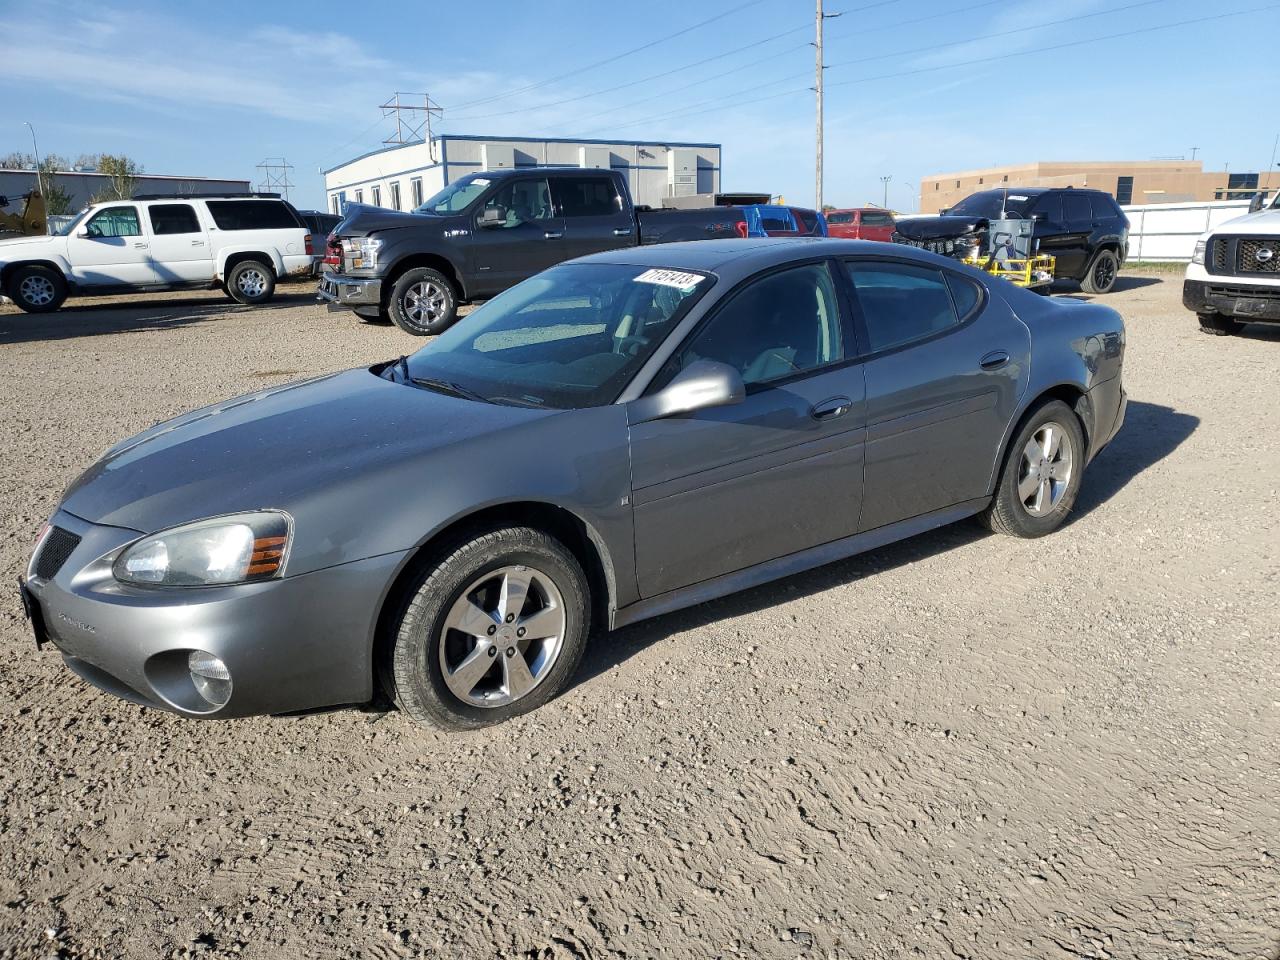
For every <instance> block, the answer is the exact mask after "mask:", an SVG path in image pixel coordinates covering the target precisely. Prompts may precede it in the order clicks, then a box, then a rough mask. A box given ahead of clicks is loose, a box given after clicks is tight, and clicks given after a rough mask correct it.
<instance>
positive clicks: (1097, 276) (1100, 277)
mask: <svg viewBox="0 0 1280 960" xmlns="http://www.w3.org/2000/svg"><path fill="white" fill-rule="evenodd" d="M1115 278H1116V262H1115V261H1114V260H1112V259H1111V258H1110V257H1105V256H1104V257H1099V258H1098V262H1097V263H1096V264H1095V265H1094V267H1093V285H1094V286H1095V287H1096V288H1098V289H1099V290H1105V289H1107V287H1109V286H1111V283H1112V281H1114V280H1115Z"/></svg>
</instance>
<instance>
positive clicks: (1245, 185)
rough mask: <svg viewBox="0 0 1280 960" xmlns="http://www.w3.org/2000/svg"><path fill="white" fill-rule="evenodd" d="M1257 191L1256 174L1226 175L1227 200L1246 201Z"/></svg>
mask: <svg viewBox="0 0 1280 960" xmlns="http://www.w3.org/2000/svg"><path fill="white" fill-rule="evenodd" d="M1257 191H1258V175H1257V174H1256V173H1229V174H1227V195H1226V198H1225V199H1227V200H1248V199H1249V198H1250V197H1252V196H1253V195H1254V194H1255V193H1256V192H1257Z"/></svg>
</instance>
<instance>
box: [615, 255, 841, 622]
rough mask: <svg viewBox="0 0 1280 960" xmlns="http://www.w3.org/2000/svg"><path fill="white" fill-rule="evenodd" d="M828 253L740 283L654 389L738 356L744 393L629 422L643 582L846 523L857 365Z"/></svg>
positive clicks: (730, 567) (644, 587) (765, 553)
mask: <svg viewBox="0 0 1280 960" xmlns="http://www.w3.org/2000/svg"><path fill="white" fill-rule="evenodd" d="M853 349H854V347H853V337H852V331H851V328H850V327H849V325H848V322H847V313H846V311H845V310H844V309H842V308H841V298H840V296H839V292H838V285H837V283H836V281H835V277H834V276H833V270H832V267H831V265H830V264H828V263H827V262H825V261H823V262H819V263H812V264H804V265H799V266H791V267H787V268H786V269H784V270H781V271H777V272H774V273H770V274H767V275H765V276H763V277H760V278H757V279H754V280H752V281H749V282H748V283H747V284H745V285H744V286H743V287H742V288H741V289H739V290H738V291H737V292H736V293H734V294H733V295H732V296H731V297H729V298H728V299H727V300H726V301H725V302H724V303H722V304H721V305H720V306H719V307H718V308H717V309H716V310H715V312H714V313H713V314H712V315H711V316H710V317H709V318H708V319H707V321H706V322H705V323H703V324H701V325H700V327H699V328H698V329H697V330H695V331H694V332H693V333H692V334H691V335H690V336H689V337H688V339H687V340H686V341H685V343H684V344H683V345H682V346H681V348H680V349H679V350H678V351H677V352H676V353H675V354H674V355H673V357H672V358H671V360H670V361H669V362H668V363H667V364H666V365H665V366H664V368H663V370H662V372H661V373H660V374H659V375H658V377H656V378H655V381H654V383H653V384H652V385H651V386H650V390H651V391H652V390H655V389H660V388H661V386H663V385H665V383H666V382H668V381H669V380H670V378H671V377H672V376H674V375H675V374H676V373H677V372H678V371H679V370H681V369H683V368H684V367H685V366H687V365H688V364H689V363H692V362H694V361H696V360H699V359H709V360H717V361H720V362H722V363H728V364H730V365H731V366H733V367H734V368H736V369H737V370H738V371H739V372H740V373H741V374H742V377H743V380H744V381H745V382H746V385H747V397H746V400H745V401H744V402H742V403H739V404H734V405H732V406H727V407H719V408H715V409H711V410H702V411H699V412H697V413H693V414H690V415H688V416H683V417H671V418H669V419H665V420H658V421H654V422H650V423H640V424H636V425H634V426H632V428H631V456H632V484H633V493H632V503H633V504H634V510H635V551H636V568H637V577H638V580H639V587H640V592H641V595H642V596H645V597H652V596H656V595H658V594H662V593H665V592H667V591H669V590H675V589H677V588H679V587H683V586H687V585H689V584H693V583H699V582H701V581H704V580H708V579H711V578H713V577H717V576H721V575H723V574H726V573H731V572H733V571H735V570H741V569H744V568H746V567H749V566H752V565H754V564H757V563H762V562H764V561H767V560H772V559H775V558H777V557H782V556H785V555H787V554H789V553H794V552H796V551H799V550H804V549H806V548H809V547H813V546H816V545H818V544H821V543H826V542H829V541H832V540H838V539H840V538H841V537H846V536H850V535H852V534H853V532H854V531H855V530H856V528H857V521H858V509H859V504H860V501H861V496H862V445H863V415H864V404H863V393H864V388H863V382H862V368H861V367H860V366H859V365H858V364H857V363H854V362H851V360H852V352H853Z"/></svg>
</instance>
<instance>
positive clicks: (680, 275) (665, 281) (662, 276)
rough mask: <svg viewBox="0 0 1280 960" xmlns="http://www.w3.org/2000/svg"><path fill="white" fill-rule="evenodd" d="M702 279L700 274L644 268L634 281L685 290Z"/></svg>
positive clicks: (690, 288) (691, 287) (694, 285)
mask: <svg viewBox="0 0 1280 960" xmlns="http://www.w3.org/2000/svg"><path fill="white" fill-rule="evenodd" d="M703 279H704V278H703V277H702V275H701V274H697V273H684V272H682V271H680V270H646V271H645V272H644V273H642V274H640V276H638V277H636V283H656V284H658V285H659V286H662V287H675V288H676V289H677V290H684V291H686V292H687V291H689V290H692V289H693V288H694V287H696V286H697V285H698V284H699V283H701V282H702V280H703Z"/></svg>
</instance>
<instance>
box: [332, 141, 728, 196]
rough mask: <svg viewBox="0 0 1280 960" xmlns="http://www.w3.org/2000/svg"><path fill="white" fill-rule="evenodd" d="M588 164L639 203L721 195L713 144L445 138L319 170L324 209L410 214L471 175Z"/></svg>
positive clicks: (377, 152) (717, 147)
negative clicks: (612, 173) (616, 177)
mask: <svg viewBox="0 0 1280 960" xmlns="http://www.w3.org/2000/svg"><path fill="white" fill-rule="evenodd" d="M534 166H557V167H587V168H591V169H613V170H617V171H619V172H621V173H623V174H625V175H626V178H627V183H628V185H629V186H630V188H631V196H632V198H633V199H634V201H635V202H636V203H637V204H647V205H648V206H652V207H660V206H662V202H663V200H664V199H666V198H668V197H684V196H692V195H694V194H714V193H718V192H719V191H720V145H719V144H718V143H657V142H653V141H643V140H642V141H634V140H559V139H548V138H536V137H472V136H460V135H451V134H445V135H440V136H435V137H431V138H429V139H427V140H423V141H419V142H417V143H406V144H395V145H393V146H390V147H386V148H384V149H382V150H375V151H373V152H372V153H366V154H364V155H363V156H360V157H356V158H355V159H354V160H350V161H348V162H346V163H344V164H341V165H339V166H336V167H333V168H332V169H329V170H325V171H324V181H325V193H326V195H327V203H328V206H329V210H330V211H331V212H333V213H335V214H341V213H342V211H343V209H344V206H345V205H346V204H347V203H366V204H371V205H372V206H376V207H386V208H388V209H390V210H412V209H413V208H414V207H416V206H418V205H419V204H421V203H422V201H423V200H425V199H426V198H427V197H430V196H431V195H432V194H434V193H436V192H438V191H439V190H441V189H443V188H444V187H445V186H447V185H448V184H450V183H452V182H453V181H454V180H457V179H458V178H459V177H464V176H466V175H467V174H469V173H478V172H479V171H481V170H504V169H508V168H511V167H534Z"/></svg>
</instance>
